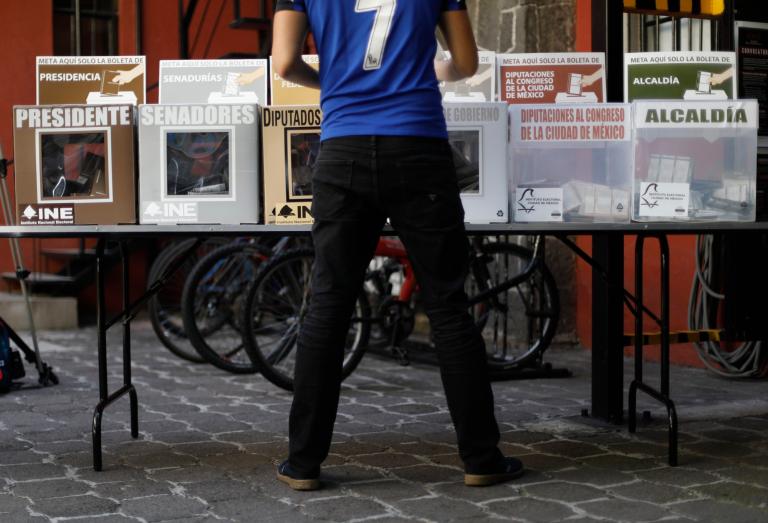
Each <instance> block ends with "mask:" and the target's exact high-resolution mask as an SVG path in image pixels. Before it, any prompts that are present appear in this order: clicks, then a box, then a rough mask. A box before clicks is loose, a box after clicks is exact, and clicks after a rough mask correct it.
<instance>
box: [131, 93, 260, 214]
mask: <svg viewBox="0 0 768 523" xmlns="http://www.w3.org/2000/svg"><path fill="white" fill-rule="evenodd" d="M258 153H259V108H258V106H257V105H253V104H244V105H240V104H234V105H227V104H215V105H202V104H200V105H185V104H178V105H174V104H169V105H142V106H140V107H139V166H140V173H141V175H140V179H139V220H140V222H141V223H142V224H153V223H154V224H196V223H197V224H203V223H213V224H227V225H237V224H243V223H259V221H260V216H261V214H260V207H259V197H260V189H259V188H260V185H261V178H260V170H259V156H258Z"/></svg>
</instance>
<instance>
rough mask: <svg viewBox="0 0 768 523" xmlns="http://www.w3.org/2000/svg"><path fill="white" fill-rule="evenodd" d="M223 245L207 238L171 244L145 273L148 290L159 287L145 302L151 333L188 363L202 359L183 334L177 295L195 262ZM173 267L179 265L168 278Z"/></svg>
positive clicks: (179, 301) (202, 360) (202, 361)
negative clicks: (147, 272) (152, 331)
mask: <svg viewBox="0 0 768 523" xmlns="http://www.w3.org/2000/svg"><path fill="white" fill-rule="evenodd" d="M225 241H226V240H223V239H220V238H209V239H206V240H204V241H203V240H198V239H195V238H190V239H185V240H179V241H174V242H171V243H169V244H168V245H166V246H165V248H164V249H163V250H162V251H160V253H159V254H158V255H157V257H156V258H155V260H154V262H153V263H152V265H151V267H150V269H149V274H148V277H147V281H148V288H152V287H153V286H159V289H158V292H157V293H156V294H155V295H154V296H152V298H150V299H149V301H148V302H147V309H148V313H149V320H150V322H151V324H152V329H153V330H154V331H155V334H156V335H157V338H158V339H159V340H160V342H161V343H162V344H163V345H164V346H165V347H166V348H167V349H168V350H170V351H171V352H172V353H173V354H175V355H176V356H178V357H180V358H182V359H185V360H187V361H190V362H192V363H204V362H205V359H203V358H202V357H201V356H200V354H199V353H198V351H197V350H196V349H195V348H194V346H192V344H191V343H190V341H189V339H188V338H187V335H186V331H185V330H184V324H183V320H182V317H181V295H182V291H183V288H184V282H185V280H186V279H187V275H188V274H189V273H190V272H191V271H192V269H193V268H194V265H195V263H196V261H197V259H198V258H200V257H202V256H205V254H206V253H208V252H210V251H211V250H212V249H215V248H217V247H219V246H221V245H222V243H224V242H225ZM191 249H194V253H192V252H190V251H191ZM182 258H183V259H182ZM174 264H180V266H179V267H178V268H177V269H176V270H175V271H173V272H172V273H171V274H168V272H169V269H172V268H173V266H174ZM160 280H162V281H160Z"/></svg>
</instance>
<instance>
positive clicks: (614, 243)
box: [591, 234, 624, 424]
mask: <svg viewBox="0 0 768 523" xmlns="http://www.w3.org/2000/svg"><path fill="white" fill-rule="evenodd" d="M592 238H593V240H592V256H593V258H594V259H595V261H596V262H597V263H598V264H599V265H600V266H601V267H602V270H603V273H602V274H600V273H598V272H597V271H596V270H594V269H593V271H592V318H593V319H592V412H591V414H592V416H594V417H596V418H602V419H605V420H607V421H609V422H611V423H617V424H618V423H621V422H622V420H623V418H624V411H623V406H624V388H623V387H624V350H623V335H624V332H623V330H624V329H623V327H624V293H623V290H624V281H623V280H624V237H623V236H621V235H599V234H595V235H594V236H593V237H592Z"/></svg>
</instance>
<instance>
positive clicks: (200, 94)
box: [160, 59, 269, 105]
mask: <svg viewBox="0 0 768 523" xmlns="http://www.w3.org/2000/svg"><path fill="white" fill-rule="evenodd" d="M268 65H269V64H268V63H267V60H250V59H249V60H161V61H160V103H161V104H180V103H183V104H205V103H210V104H259V105H266V104H267V75H268V69H269V67H268Z"/></svg>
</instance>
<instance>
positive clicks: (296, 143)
mask: <svg viewBox="0 0 768 523" xmlns="http://www.w3.org/2000/svg"><path fill="white" fill-rule="evenodd" d="M322 119H323V115H322V111H320V107H318V106H316V105H308V106H282V107H265V108H264V109H263V111H262V119H261V132H262V136H263V144H264V146H263V148H264V154H263V162H264V223H269V224H278V225H289V224H300V223H312V214H311V205H312V168H313V167H314V165H315V161H316V160H317V157H318V154H319V153H320V124H321V123H322Z"/></svg>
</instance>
